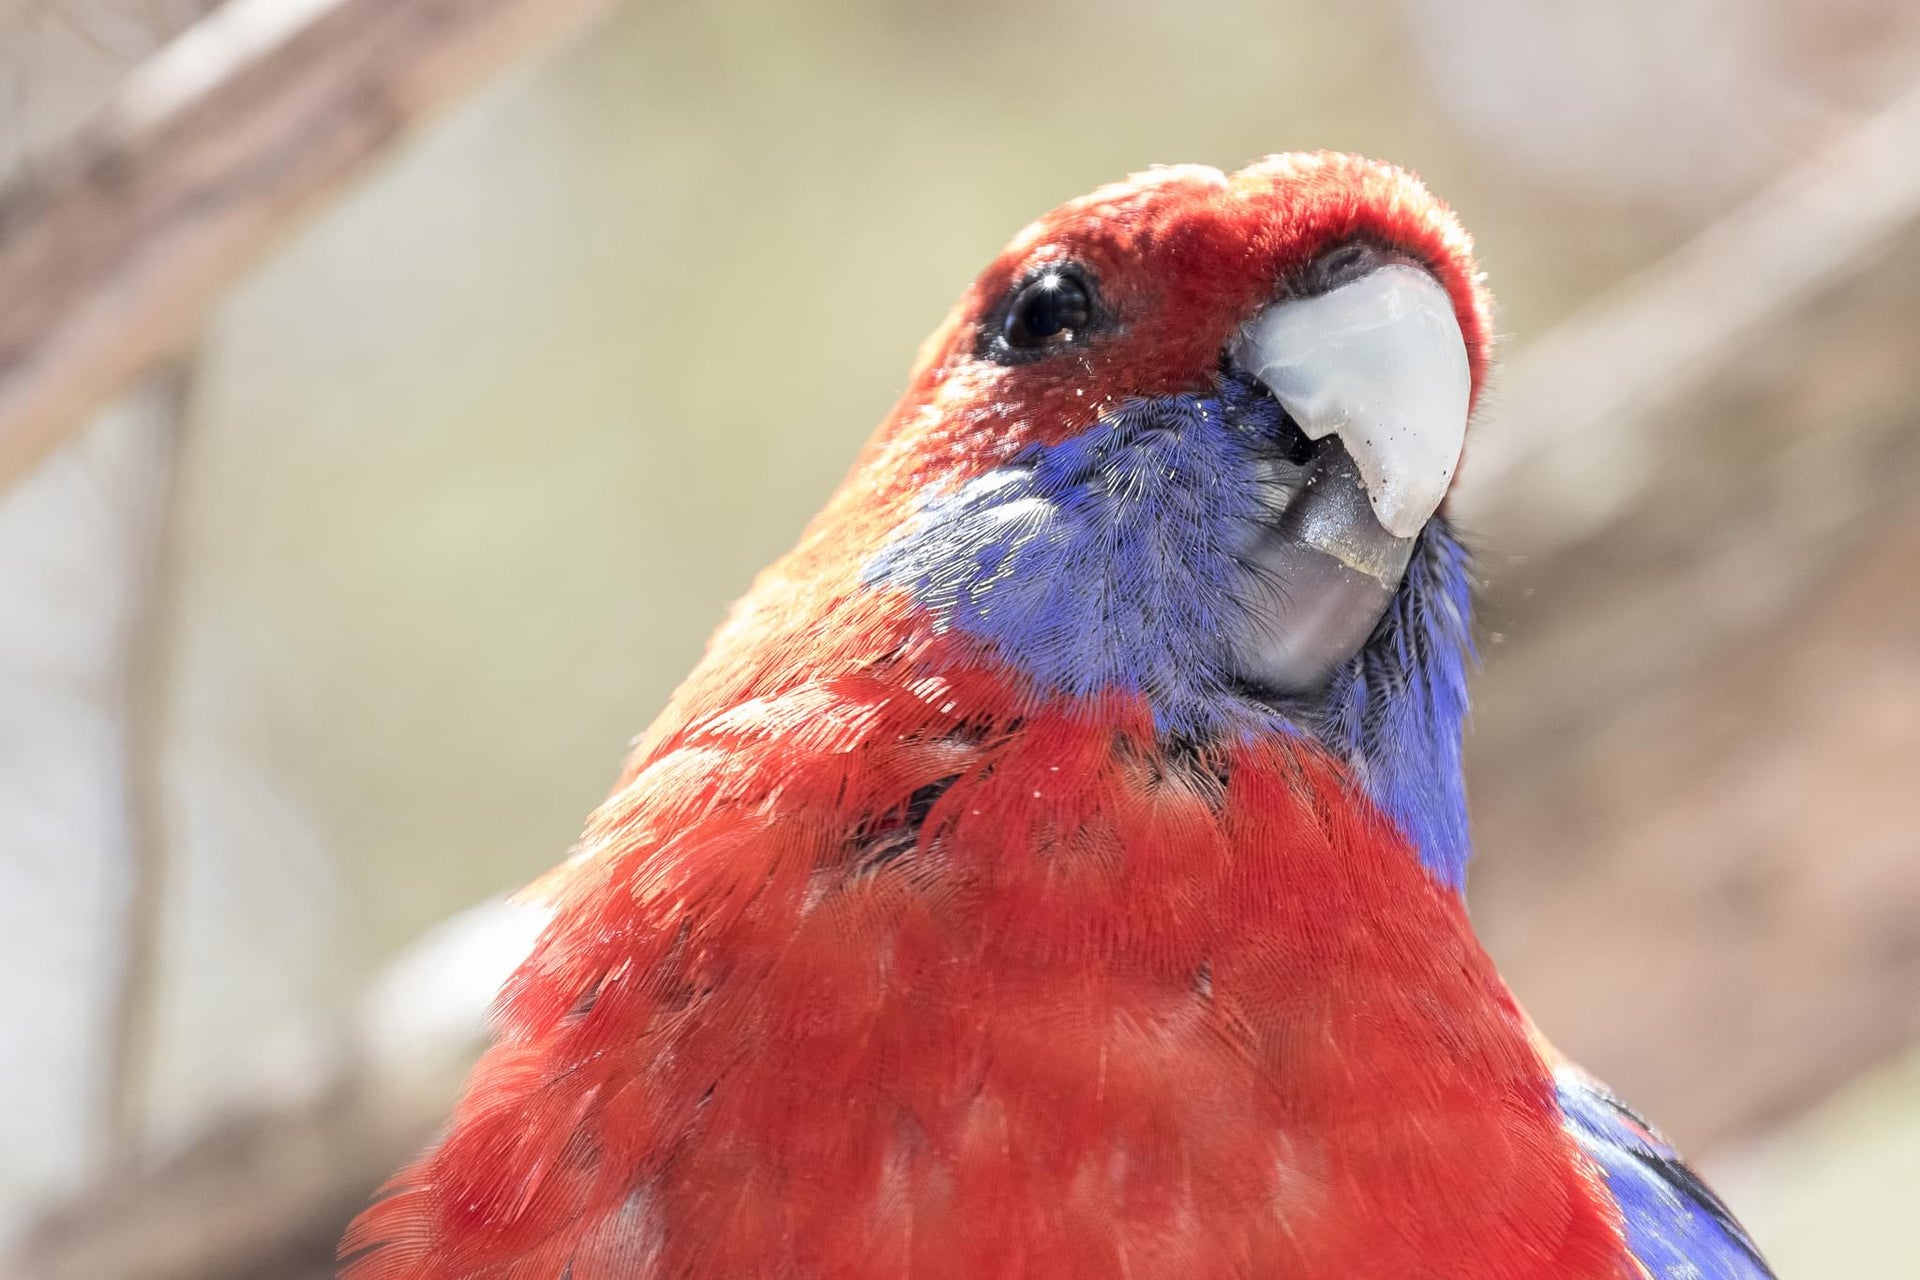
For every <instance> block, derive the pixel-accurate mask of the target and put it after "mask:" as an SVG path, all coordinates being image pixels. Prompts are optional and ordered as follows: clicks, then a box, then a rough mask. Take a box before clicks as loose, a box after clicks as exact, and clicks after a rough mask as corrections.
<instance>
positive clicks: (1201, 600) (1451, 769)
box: [865, 372, 1473, 889]
mask: <svg viewBox="0 0 1920 1280" xmlns="http://www.w3.org/2000/svg"><path fill="white" fill-rule="evenodd" d="M1283 424H1284V414H1283V411H1282V410H1281V408H1280V406H1279V405H1278V404H1277V403H1276V402H1275V401H1274V400H1273V399H1272V397H1271V396H1269V395H1267V394H1266V393H1265V392H1264V390H1263V389H1261V388H1259V387H1258V385H1257V384H1255V383H1253V382H1252V381H1251V380H1250V379H1247V378H1245V377H1243V376H1240V375H1238V374H1235V373H1231V372H1229V373H1226V374H1223V375H1222V377H1221V380H1220V383H1219V385H1218V387H1217V388H1216V389H1215V391H1214V392H1213V393H1212V394H1209V395H1176V396H1166V397H1162V398H1159V399H1153V400H1133V401H1129V402H1127V403H1126V404H1123V405H1121V406H1120V407H1118V408H1117V409H1114V410H1112V411H1111V412H1109V413H1108V414H1106V415H1105V416H1103V417H1102V418H1101V419H1100V420H1099V421H1098V422H1097V423H1095V424H1094V425H1093V426H1092V427H1090V428H1089V429H1087V430H1086V431H1084V432H1081V433H1080V434H1079V435H1077V436H1074V437H1072V438H1070V439H1068V440H1064V441H1061V442H1060V443H1058V444H1054V445H1036V446H1033V447H1031V448H1029V449H1027V450H1025V451H1023V452H1022V453H1021V454H1020V455H1019V456H1017V457H1016V458H1014V459H1013V460H1012V461H1011V462H1009V463H1008V464H1007V465H1005V466H1002V467H1000V468H997V469H995V470H994V471H991V472H988V473H987V474H985V475H982V476H978V477H976V478H974V479H973V480H971V481H969V482H967V483H966V484H964V485H962V486H960V488H958V489H957V490H954V491H949V492H944V493H936V494H932V495H930V496H929V497H928V498H927V499H925V500H924V501H923V503H922V506H921V509H920V512H919V515H918V518H917V519H916V520H915V521H913V522H911V523H910V524H908V525H907V526H905V527H903V528H902V530H901V531H900V532H899V533H898V534H897V535H896V536H895V538H894V539H893V541H891V542H890V543H889V544H888V545H887V546H886V547H884V548H883V549H882V550H881V551H880V553H879V554H877V555H876V556H875V557H874V558H873V559H872V560H871V561H870V562H869V564H868V566H867V570H866V574H865V579H866V581H867V582H868V583H869V584H870V585H873V586H889V587H897V588H901V589H904V590H906V591H908V592H910V593H911V594H912V595H913V596H914V597H915V599H917V600H918V601H919V602H920V603H921V605H923V606H924V607H925V608H926V609H927V610H928V611H929V613H930V614H931V615H932V617H933V621H934V625H935V626H936V627H938V628H940V629H942V630H950V631H955V632H958V633H960V634H963V635H966V636H969V637H971V638H973V639H976V640H978V641H980V642H981V643H982V644H983V645H984V646H985V647H986V648H987V649H988V650H989V651H991V652H992V653H993V654H994V655H996V656H997V657H998V658H999V659H1000V660H1001V661H1004V662H1006V663H1007V664H1009V665H1010V666H1012V667H1014V668H1015V669H1016V670H1018V671H1020V672H1021V673H1022V674H1024V675H1025V676H1026V677H1027V678H1029V679H1030V680H1031V681H1033V683H1034V684H1035V686H1036V687H1038V688H1040V689H1042V690H1045V691H1046V692H1048V693H1050V694H1056V695H1063V696H1067V697H1076V698H1087V697H1092V696H1094V695H1097V694H1101V693H1105V692H1108V691H1120V692H1126V693H1133V694H1139V695H1142V696H1144V697H1145V699H1146V700H1147V703H1148V705H1149V706H1150V707H1151V708H1152V709H1153V714H1154V719H1155V723H1156V725H1157V727H1158V729H1159V730H1160V732H1161V733H1162V734H1163V735H1164V736H1167V737H1170V738H1182V739H1187V740H1190V741H1202V740H1207V739H1213V738H1219V737H1225V736H1240V737H1254V736H1259V735H1266V734H1275V733H1294V734H1304V735H1307V736H1310V737H1312V738H1314V739H1315V740H1317V741H1319V742H1320V743H1321V744H1322V745H1324V746H1325V747H1326V748H1327V749H1328V750H1330V751H1331V752H1333V753H1334V754H1335V755H1337V756H1339V757H1340V758H1342V759H1344V760H1346V761H1347V762H1348V764H1349V765H1350V767H1351V768H1352V769H1353V771H1354V774H1355V776H1356V777H1357V778H1358V779H1359V781H1360V784H1361V786H1362V787H1363V789H1364V790H1365V792H1366V794H1367V795H1368V797H1369V798H1370V799H1371V800H1372V801H1373V802H1374V804H1375V805H1377V806H1378V807H1379V808H1380V810H1381V811H1382V812H1384V813H1385V814H1386V815H1387V816H1388V817H1389V818H1391V819H1392V820H1393V821H1394V822H1396V823H1397V824H1398V825H1399V826H1400V828H1401V830H1402V831H1403V832H1404V833H1405V834H1406V836H1407V838H1408V840H1409V841H1410V842H1411V843H1412V844H1413V846H1414V848H1415V849H1416V850H1417V851H1418V853H1419V856H1420V859H1421V861H1422V863H1424V864H1425V865H1426V867H1427V868H1428V869H1429V870H1430V871H1431V872H1432V873H1433V875H1434V876H1435V877H1437V878H1438V879H1440V880H1441V881H1443V882H1444V883H1446V884H1447V885H1449V886H1451V887H1453V888H1455V889H1458V888H1460V887H1461V885H1462V883H1463V882H1464V879H1465V873H1466V863H1467V858H1468V854H1469V848H1468V841H1467V817H1466V795H1465V788H1464V785H1463V782H1462V779H1461V774H1460V760H1461V734H1462V731H1463V728H1464V721H1465V717H1466V706H1467V703H1466V667H1467V663H1468V662H1469V661H1470V660H1471V659H1472V654H1473V650H1472V642H1471V612H1472V599H1471V596H1472V592H1471V586H1470V578H1469V574H1468V568H1467V555H1466V552H1465V550H1464V549H1463V548H1462V547H1461V545H1460V543H1459V542H1458V541H1457V540H1456V539H1455V538H1454V537H1453V534H1452V532H1451V531H1450V530H1449V529H1448V528H1447V526H1446V523H1445V521H1443V520H1440V519H1435V520H1433V521H1431V522H1429V524H1428V526H1427V528H1426V530H1425V531H1424V532H1423V533H1422V534H1421V536H1420V540H1419V542H1418V543H1417V545H1416V548H1415V551H1414V555H1413V559H1412V562H1411V564H1410V565H1409V566H1408V569H1407V573H1406V577H1405V579H1404V580H1403V581H1402V583H1401V586H1400V589H1399V591H1398V593H1397V594H1396V595H1395V597H1394V599H1393V601H1392V603H1391V605H1390V606H1389V608H1388V610H1387V613H1386V614H1385V616H1384V617H1383V618H1382V619H1381V622H1380V624H1379V626H1378V627H1376V628H1375V630H1374V633H1373V635H1372V637H1371V638H1370V639H1369V640H1368V642H1367V643H1366V645H1365V646H1364V647H1363V648H1362V650H1361V651H1360V652H1359V653H1358V654H1356V655H1355V656H1354V657H1353V658H1352V659H1350V660H1349V661H1348V662H1347V663H1346V664H1345V666H1343V667H1342V668H1340V669H1339V670H1337V671H1335V672H1334V674H1333V676H1332V678H1331V679H1330V680H1329V682H1328V684H1327V686H1326V688H1325V689H1324V691H1323V692H1322V693H1321V694H1319V695H1318V696H1315V697H1306V698H1287V699H1284V700H1276V699H1268V698H1263V697H1261V696H1259V695H1257V694H1256V693H1253V692H1250V691H1249V690H1247V689H1245V688H1244V687H1243V686H1242V685H1241V684H1240V683H1239V682H1238V681H1237V680H1236V678H1235V677H1234V674H1233V670H1232V664H1231V660H1230V654H1229V651H1228V643H1229V637H1230V636H1231V635H1232V634H1233V631H1234V628H1235V625H1236V624H1237V622H1238V621H1239V619H1240V617H1241V613H1242V610H1243V609H1244V608H1245V605H1244V604H1243V600H1244V599H1245V595H1246V592H1245V585H1246V582H1247V576H1248V574H1249V572H1250V570H1249V567H1248V566H1247V564H1246V563H1245V561H1244V559H1243V558H1242V556H1241V554H1240V549H1241V548H1242V547H1244V546H1246V545H1248V537H1249V535H1250V534H1251V532H1252V531H1254V530H1255V529H1257V528H1258V527H1259V525H1260V523H1261V522H1262V521H1263V520H1264V519H1266V518H1268V512H1267V511H1266V509H1265V507H1264V506H1263V498H1262V490H1261V485H1260V481H1259V464H1260V462H1261V460H1262V458H1263V457H1264V456H1267V455H1269V454H1271V453H1272V451H1273V450H1274V449H1275V447H1276V442H1277V441H1278V439H1279V438H1280V433H1281V431H1282V428H1283Z"/></svg>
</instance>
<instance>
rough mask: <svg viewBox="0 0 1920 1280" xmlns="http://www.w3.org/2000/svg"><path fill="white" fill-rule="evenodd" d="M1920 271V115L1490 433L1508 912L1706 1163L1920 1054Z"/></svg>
mask: <svg viewBox="0 0 1920 1280" xmlns="http://www.w3.org/2000/svg"><path fill="white" fill-rule="evenodd" d="M1916 279H1920V91H1916V92H1914V93H1910V94H1908V95H1907V96H1906V97H1905V98H1904V99H1903V100H1902V101H1900V102H1898V103H1897V104H1896V105H1895V106H1894V107H1893V108H1892V109H1890V110H1889V111H1888V112H1887V113H1886V114H1885V115H1882V116H1880V117H1878V118H1876V119H1874V120H1872V121H1870V122H1868V123H1867V124H1866V125H1865V126H1864V127H1863V128H1862V129H1861V130H1860V131H1859V132H1858V133H1857V134H1855V135H1854V136H1853V137H1851V138H1849V139H1847V140H1845V141H1843V142H1842V143H1841V144H1840V145H1839V146H1837V147H1835V148H1834V149H1833V150H1832V151H1830V152H1829V153H1827V154H1826V155H1824V156H1822V157H1820V158H1819V159H1817V160H1815V161H1814V162H1813V163H1811V164H1810V165H1809V166H1808V167H1807V168H1806V169H1804V170H1802V171H1801V172H1799V173H1797V174H1794V175H1791V176H1790V177H1789V178H1788V179H1786V180H1785V181H1783V182H1781V183H1779V184H1777V185H1776V186H1775V187H1774V188H1773V189H1772V190H1770V191H1768V192H1766V193H1764V194H1763V195H1762V196H1761V197H1760V198H1759V199H1758V200H1757V201H1756V202H1755V203H1754V204H1752V205H1750V206H1748V207H1746V208H1744V209H1742V210H1739V211H1737V212H1735V213H1734V214H1733V215H1731V216H1730V217H1729V218H1728V219H1726V220H1725V221H1724V222H1722V223H1720V224H1718V225H1716V226H1714V227H1713V228H1711V229H1709V230H1708V231H1707V232H1706V233H1705V234H1703V235H1702V236H1701V237H1700V238H1699V239H1698V240H1697V241H1695V242H1694V243H1693V244H1691V245H1689V246H1687V247H1686V248H1684V249H1682V250H1681V251H1680V252H1679V253H1677V254H1676V255H1674V256H1673V257H1672V258H1671V259H1669V260H1668V261H1666V262H1664V263H1661V264H1658V265H1656V266H1655V267H1654V268H1653V269H1652V270H1651V271H1649V272H1647V273H1645V274H1644V275H1643V276H1642V277H1640V279H1639V281H1638V282H1637V283H1636V285H1635V286H1634V287H1633V288H1632V289H1629V290H1626V291H1623V292H1620V293H1617V294H1615V295H1614V296H1612V297H1609V298H1606V299H1603V300H1602V301H1601V302H1599V303H1598V304H1596V306H1595V307H1594V309H1593V310H1591V311H1590V312H1587V313H1585V314H1583V315H1581V316H1578V317H1576V318H1575V319H1573V320H1572V321H1570V322H1569V323H1568V324H1566V325H1565V326H1563V327H1561V328H1559V329H1557V330H1556V331H1554V332H1553V333H1552V334H1550V335H1548V336H1547V338H1546V339H1545V340H1543V341H1542V342H1541V343H1540V344H1538V345H1537V346H1536V347H1533V348H1529V349H1528V350H1526V351H1524V352H1522V353H1521V355H1520V357H1519V358H1518V359H1516V360H1515V361H1514V364H1513V368H1512V371H1511V376H1510V377H1509V379H1508V381H1507V388H1508V393H1507V396H1506V398H1505V402H1504V404H1503V405H1502V406H1501V412H1500V414H1499V416H1498V421H1497V422H1496V423H1494V424H1492V425H1491V426H1490V427H1489V428H1488V429H1487V432H1486V433H1485V436H1484V438H1483V439H1481V440H1480V441H1479V442H1478V443H1479V444H1486V445H1489V446H1493V445H1496V444H1497V443H1498V442H1499V441H1500V440H1501V435H1502V433H1511V434H1512V435H1513V436H1514V437H1515V439H1514V440H1513V441H1510V442H1508V443H1507V444H1506V445H1505V446H1504V450H1503V451H1501V452H1495V453H1494V454H1493V455H1492V456H1493V462H1492V463H1490V464H1488V463H1486V462H1485V459H1484V458H1483V459H1481V460H1478V461H1476V462H1475V463H1474V464H1473V465H1474V466H1475V467H1476V468H1479V470H1478V473H1477V476H1478V478H1477V481H1476V483H1477V485H1478V488H1477V490H1476V491H1475V492H1474V493H1472V494H1471V495H1469V499H1470V500H1469V501H1467V502H1465V503H1463V506H1464V511H1463V513H1462V517H1463V519H1464V521H1465V522H1466V527H1467V530H1468V533H1469V536H1472V537H1475V538H1476V540H1477V541H1478V542H1479V543H1480V544H1481V545H1482V546H1483V547H1484V548H1485V549H1486V550H1487V552H1488V553H1489V554H1487V555H1486V556H1484V557H1483V560H1484V563H1485V569H1486V572H1487V576H1488V579H1489V583H1490V587H1489V592H1488V596H1487V601H1486V605H1487V607H1486V609H1485V615H1484V616H1485V618H1486V621H1487V623H1488V625H1489V627H1490V628H1491V629H1492V630H1493V631H1494V632H1496V633H1504V634H1507V635H1511V636H1512V637H1513V640H1512V642H1511V643H1504V642H1501V640H1500V638H1499V635H1498V634H1496V635H1495V636H1494V637H1493V640H1494V643H1492V644H1490V645H1489V646H1488V649H1487V664H1486V668H1487V669H1486V672H1485V674H1484V678H1483V679H1482V680H1481V681H1480V682H1479V684H1478V686H1477V688H1476V690H1475V733H1474V737H1473V739H1472V742H1471V744H1470V749H1469V753H1468V755H1469V762H1470V775H1471V776H1470V779H1469V785H1470V790H1471V793H1472V796H1473V801H1474V820H1475V830H1476V840H1477V842H1478V846H1479V848H1480V850H1481V854H1482V856H1481V861H1480V863H1479V864H1478V866H1477V868H1476V871H1475V875H1474V880H1473V892H1472V897H1473V902H1474V914H1475V918H1476V920H1477V921H1479V923H1480V925H1481V929H1482V933H1483V936H1484V937H1485V938H1486V940H1487V942H1488V945H1489V946H1490V948H1491V949H1492V950H1493V952H1494V954H1495V956H1496V958H1497V959H1498V960H1499V961H1500V964H1501V968H1502V971H1503V972H1504V973H1506V974H1507V976H1508V977H1509V978H1510V979H1511V980H1512V982H1513V983H1514V986H1515V987H1516V989H1517V990H1518V992H1519V994H1520V996H1521V998H1522V1000H1523V1002H1525V1004H1526V1005H1527V1007H1528V1009H1529V1011H1530V1012H1531V1013H1532V1014H1533V1016H1534V1017H1535V1018H1536V1019H1538V1020H1539V1022H1540V1024H1541V1026H1542V1027H1543V1028H1544V1029H1545V1030H1546V1031H1547V1033H1548V1034H1549V1035H1551V1036H1553V1037H1555V1038H1556V1039H1557V1040H1558V1041H1559V1042H1560V1043H1561V1045H1562V1047H1563V1048H1564V1049H1566V1050H1567V1051H1568V1052H1570V1053H1572V1054H1573V1055H1574V1056H1576V1057H1579V1058H1582V1059H1583V1060H1585V1061H1586V1063H1587V1065H1588V1066H1590V1067H1591V1068H1593V1069H1594V1070H1596V1071H1597V1072H1599V1073H1601V1074H1602V1075H1604V1076H1606V1077H1608V1078H1610V1080H1611V1082H1612V1083H1613V1084H1614V1085H1615V1086H1616V1087H1617V1088H1619V1089H1620V1090H1622V1091H1623V1092H1624V1093H1625V1094H1626V1095H1627V1096H1629V1097H1630V1098H1632V1099H1633V1100H1634V1101H1635V1103H1636V1104H1638V1105H1640V1106H1643V1107H1645V1108H1646V1109H1647V1110H1648V1111H1649V1112H1650V1113H1651V1114H1653V1115H1655V1116H1657V1117H1660V1118H1661V1119H1662V1122H1663V1123H1665V1124H1667V1125H1668V1126H1669V1127H1671V1128H1672V1129H1674V1130H1675V1131H1676V1133H1677V1136H1679V1137H1680V1138H1681V1140H1682V1141H1683V1142H1686V1143H1689V1144H1691V1145H1695V1146H1706V1145H1711V1144H1715V1143H1719V1142H1721V1141H1724V1140H1728V1139H1732V1138H1737V1137H1740V1136H1743V1135H1747V1134H1751V1133H1753V1132H1754V1131H1756V1130H1757V1129H1759V1128H1761V1127H1763V1126H1765V1125H1767V1124H1769V1123H1771V1122H1773V1121H1776V1120H1778V1119H1780V1118H1782V1117H1784V1116H1786V1115H1790V1114H1792V1113H1794V1112H1796V1111H1797V1110H1799V1109H1800V1108H1801V1107H1803V1106H1805V1105H1806V1104H1808V1103H1810V1102H1812V1101H1813V1100H1815V1099H1816V1098H1818V1097H1820V1096H1822V1095H1823V1094H1825V1093H1826V1092H1828V1091H1829V1090H1831V1089H1832V1088H1834V1087H1835V1086H1837V1085H1838V1084H1840V1083H1842V1082H1844V1081H1845V1080H1847V1079H1849V1078H1851V1077H1853V1076H1855V1075H1857V1074H1858V1073H1860V1072H1861V1071H1862V1070H1864V1069H1865V1068H1867V1067H1868V1066H1869V1065H1871V1064H1872V1063H1873V1062H1874V1061H1876V1060H1877V1059H1878V1058H1880V1057H1882V1056H1884V1055H1886V1054H1888V1053H1891V1052H1893V1051H1895V1050H1897V1049H1899V1048H1900V1047H1902V1046H1903V1045H1906V1044H1910V1043H1913V1042H1914V1041H1915V1040H1916V1039H1920V1001H1915V1000H1914V999H1913V998H1912V993H1913V992H1915V991H1920V935H1916V933H1915V930H1914V924H1913V922H1914V921H1915V920H1916V919H1920V831H1917V830H1916V829H1915V826H1914V821H1913V779H1914V778H1916V777H1920V608H1916V603H1915V601H1916V597H1915V594H1914V592H1913V590H1912V586H1911V584H1912V581H1913V579H1914V576H1915V573H1916V566H1917V565H1920V503H1916V501H1915V498H1914V495H1915V494H1916V493H1920V413H1916V408H1915V406H1916V405H1920V365H1916V362H1915V361H1914V357H1913V353H1914V352H1915V351H1916V350H1920V308H1917V307H1916V294H1915V290H1914V284H1913V282H1914V281H1915V280H1916ZM1476 447H1478V446H1476Z"/></svg>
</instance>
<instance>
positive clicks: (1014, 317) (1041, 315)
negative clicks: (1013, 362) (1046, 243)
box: [1000, 267, 1093, 351]
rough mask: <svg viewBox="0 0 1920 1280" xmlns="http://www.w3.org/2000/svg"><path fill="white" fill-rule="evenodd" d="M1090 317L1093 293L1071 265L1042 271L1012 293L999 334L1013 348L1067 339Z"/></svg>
mask: <svg viewBox="0 0 1920 1280" xmlns="http://www.w3.org/2000/svg"><path fill="white" fill-rule="evenodd" d="M1092 320H1093V295H1092V294H1091V293H1090V292H1089V291H1088V289H1087V285H1086V281H1084V280H1082V279H1081V278H1080V274H1079V272H1078V271H1076V270H1074V269H1073V268H1071V267H1057V268H1049V269H1047V270H1045V271H1042V272H1041V273H1040V274H1039V275H1037V276H1035V277H1034V278H1033V279H1031V280H1029V281H1027V283H1026V284H1024V285H1022V286H1020V291H1019V292H1018V293H1016V294H1015V295H1014V296H1013V301H1012V302H1011V303H1010V304H1008V306H1007V318H1006V319H1005V320H1004V321H1003V322H1002V324H1001V329H1000V336H1001V339H1002V340H1003V341H1005V343H1006V344H1007V346H1009V347H1011V348H1012V349H1014V350H1016V351H1033V350H1035V349H1037V348H1040V347H1047V346H1052V345H1054V344H1056V343H1061V342H1068V341H1071V340H1072V338H1073V336H1074V334H1076V333H1078V332H1079V331H1080V330H1082V329H1084V328H1086V327H1087V325H1088V324H1089V323H1090V322H1091V321H1092Z"/></svg>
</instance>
